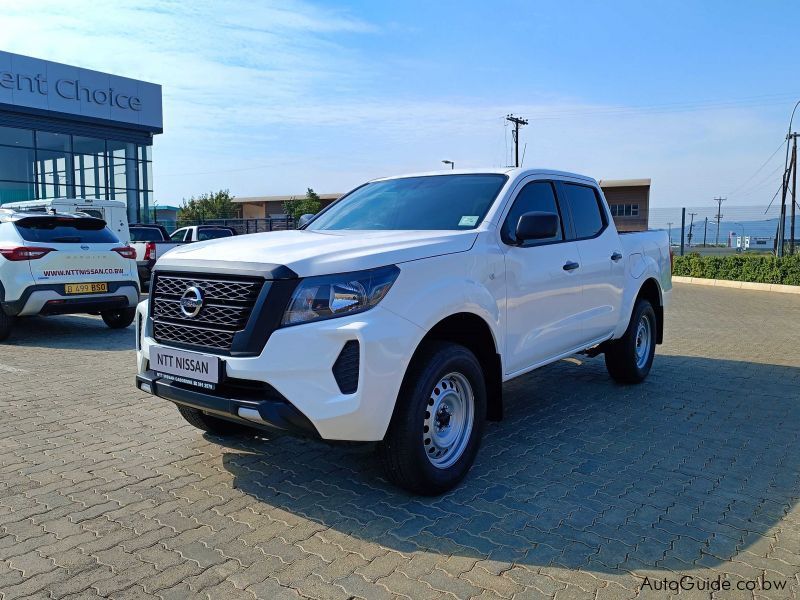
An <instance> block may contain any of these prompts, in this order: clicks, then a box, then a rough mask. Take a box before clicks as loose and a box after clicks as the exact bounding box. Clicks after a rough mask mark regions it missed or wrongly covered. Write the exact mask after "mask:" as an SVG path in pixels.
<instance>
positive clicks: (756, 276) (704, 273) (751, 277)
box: [672, 252, 800, 285]
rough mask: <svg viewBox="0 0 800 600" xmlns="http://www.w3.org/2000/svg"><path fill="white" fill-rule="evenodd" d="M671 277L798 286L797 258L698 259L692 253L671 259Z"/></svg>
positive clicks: (799, 260)
mask: <svg viewBox="0 0 800 600" xmlns="http://www.w3.org/2000/svg"><path fill="white" fill-rule="evenodd" d="M672 274H673V275H679V276H683V277H702V278H705V279H728V280H731V281H752V282H755V283H782V284H785V285H800V254H794V255H792V256H784V257H783V258H778V257H777V256H772V255H764V254H736V255H733V256H700V255H699V254H697V253H696V252H693V253H692V254H687V255H686V256H676V257H675V263H674V267H673V269H672Z"/></svg>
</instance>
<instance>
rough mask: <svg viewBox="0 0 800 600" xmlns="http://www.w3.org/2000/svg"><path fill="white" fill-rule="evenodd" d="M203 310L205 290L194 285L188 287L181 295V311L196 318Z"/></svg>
mask: <svg viewBox="0 0 800 600" xmlns="http://www.w3.org/2000/svg"><path fill="white" fill-rule="evenodd" d="M201 310H203V290H201V289H200V288H198V287H195V286H192V287H188V288H186V291H185V292H183V296H181V312H182V313H183V314H184V315H186V316H187V317H188V318H190V319H194V318H195V317H196V316H197V315H199V314H200V311H201Z"/></svg>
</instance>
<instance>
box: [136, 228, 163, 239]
mask: <svg viewBox="0 0 800 600" xmlns="http://www.w3.org/2000/svg"><path fill="white" fill-rule="evenodd" d="M163 240H164V234H163V233H161V230H160V229H157V228H156V227H131V241H132V242H161V241H163Z"/></svg>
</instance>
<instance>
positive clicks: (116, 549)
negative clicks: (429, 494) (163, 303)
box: [0, 286, 800, 600]
mask: <svg viewBox="0 0 800 600" xmlns="http://www.w3.org/2000/svg"><path fill="white" fill-rule="evenodd" d="M674 296H675V302H674V305H673V307H672V310H671V311H670V312H669V315H668V324H667V332H668V333H667V340H668V341H667V343H666V344H665V345H664V346H663V347H661V348H659V353H658V355H657V357H656V363H655V368H654V371H653V372H652V375H651V377H650V379H649V380H648V381H647V382H646V383H645V384H644V385H641V386H638V387H619V386H616V385H614V384H613V383H611V381H610V380H609V379H608V377H607V376H606V374H605V370H604V367H603V363H602V359H593V360H586V361H578V360H569V361H562V362H559V363H558V364H556V365H552V366H550V367H548V368H545V369H542V370H540V371H538V372H537V373H535V374H532V375H530V376H527V377H525V378H523V379H521V380H518V381H515V382H513V383H512V384H510V385H508V386H507V388H506V392H507V399H508V417H507V419H506V420H505V421H504V422H503V423H499V424H497V423H493V424H490V425H489V427H488V433H487V435H486V439H485V441H484V445H483V448H482V451H481V454H480V457H479V460H478V462H477V464H476V465H475V468H474V469H473V472H472V474H471V476H470V477H469V479H468V480H467V481H466V482H465V483H464V485H462V486H461V487H460V488H459V489H458V490H456V491H454V492H453V493H451V494H448V495H446V496H444V497H441V498H437V499H418V498H413V497H410V496H408V495H405V494H403V493H400V492H398V491H397V490H395V489H394V488H392V487H390V486H389V485H388V484H387V483H386V482H385V481H384V480H382V479H381V475H380V470H379V467H378V464H377V462H376V460H375V458H374V457H373V455H372V454H371V453H370V452H369V449H368V448H364V447H356V446H341V445H340V446H329V445H325V444H322V443H317V442H310V441H302V440H296V439H292V438H290V437H286V436H277V437H272V438H270V439H257V440H235V441H233V442H231V441H223V440H221V439H215V438H209V437H203V436H202V435H200V433H199V432H198V431H196V430H194V429H192V428H191V427H190V426H188V425H186V424H184V423H183V421H182V420H181V419H180V418H179V416H178V414H177V412H176V411H175V409H174V408H173V407H172V406H171V405H170V404H168V403H167V402H163V401H159V400H155V399H152V398H150V397H148V396H145V395H142V394H141V393H139V392H137V391H136V390H135V389H134V388H133V385H132V375H133V368H134V366H133V365H134V360H133V358H134V357H133V352H132V351H131V350H130V347H131V346H132V344H133V332H132V330H127V331H124V332H110V331H108V330H107V329H105V327H104V326H103V325H102V323H101V322H100V321H99V320H97V319H93V318H83V317H63V318H53V319H37V320H33V321H29V322H27V323H26V324H25V329H24V330H21V331H19V332H18V334H17V335H16V337H15V339H14V341H13V343H12V344H11V345H5V346H0V409H2V417H0V559H1V560H0V590H2V594H0V595H1V596H2V597H3V598H5V599H10V598H19V597H34V598H39V597H41V598H48V597H49V598H96V597H103V598H146V597H160V598H165V599H167V598H189V597H205V596H207V597H210V598H212V599H217V598H219V599H224V600H228V599H236V598H246V599H247V600H252V599H253V598H264V599H268V600H271V599H275V598H298V597H309V598H350V597H361V598H367V599H370V600H372V599H374V598H389V597H393V596H396V597H401V596H405V597H410V598H413V599H415V600H416V599H418V598H444V597H449V598H454V597H456V598H470V597H474V598H486V599H488V598H553V597H555V598H556V599H558V600H561V599H562V598H599V599H606V598H608V599H611V598H631V597H635V596H637V594H638V595H640V596H641V597H658V598H667V597H668V595H669V594H668V593H667V592H655V591H652V590H651V588H650V587H644V588H642V587H641V586H642V582H643V581H645V579H644V578H645V577H648V578H649V579H648V581H650V582H651V585H653V582H654V581H655V580H662V579H663V578H665V577H667V578H676V577H679V576H680V575H693V576H695V577H698V578H706V577H707V578H711V577H715V576H716V575H718V574H723V576H724V577H726V578H727V580H728V581H731V582H732V583H733V584H734V585H735V584H736V582H738V581H740V580H745V579H754V578H758V577H761V576H766V578H767V579H775V580H779V581H788V585H789V587H788V588H787V589H785V590H783V591H779V592H776V591H774V590H772V591H769V592H760V591H757V592H737V591H733V592H730V593H722V594H719V595H717V596H716V597H719V598H739V597H747V598H752V597H756V598H758V597H792V596H794V595H795V594H797V593H798V590H799V589H800V580H798V573H799V572H800V508H798V507H797V506H796V502H797V500H798V496H800V475H799V474H800V468H799V467H800V444H798V442H799V441H800V440H799V439H798V438H800V405H799V404H798V398H800V302H798V299H797V298H794V297H789V296H786V295H781V294H772V295H771V294H766V293H760V292H743V291H732V290H724V289H713V288H705V287H696V286H695V287H690V286H683V287H678V288H677V289H676V292H675V295H674ZM708 595H709V594H708V592H697V591H696V590H695V591H691V592H690V591H684V592H682V593H681V594H680V595H679V596H680V597H681V598H701V597H702V598H707V597H708Z"/></svg>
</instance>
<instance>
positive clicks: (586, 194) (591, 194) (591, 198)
mask: <svg viewBox="0 0 800 600" xmlns="http://www.w3.org/2000/svg"><path fill="white" fill-rule="evenodd" d="M564 188H565V189H566V191H567V199H568V200H569V206H570V210H571V212H572V222H573V224H574V226H575V237H576V238H577V239H582V238H590V237H594V236H596V235H597V234H598V233H600V232H601V231H602V230H603V228H604V227H605V225H606V219H605V215H604V214H603V212H602V211H601V210H600V200H599V198H598V197H597V192H595V190H594V188H591V187H588V186H585V185H575V184H572V183H565V184H564Z"/></svg>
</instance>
